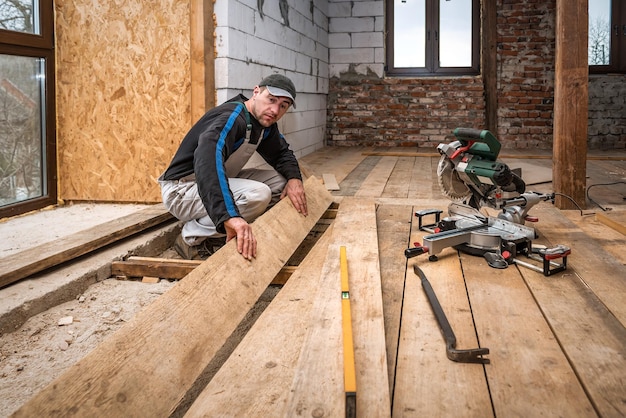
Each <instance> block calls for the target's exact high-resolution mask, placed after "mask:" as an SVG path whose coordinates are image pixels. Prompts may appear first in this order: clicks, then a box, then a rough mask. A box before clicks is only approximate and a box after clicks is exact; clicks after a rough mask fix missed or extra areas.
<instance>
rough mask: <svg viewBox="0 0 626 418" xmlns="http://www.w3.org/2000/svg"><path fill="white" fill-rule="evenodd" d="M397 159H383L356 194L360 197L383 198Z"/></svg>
mask: <svg viewBox="0 0 626 418" xmlns="http://www.w3.org/2000/svg"><path fill="white" fill-rule="evenodd" d="M397 161H398V158H397V157H389V158H383V159H381V160H380V161H379V162H378V164H376V167H374V168H373V169H372V171H370V173H369V174H368V176H367V177H366V178H365V180H364V181H363V184H361V188H360V189H359V190H357V191H356V193H355V194H354V195H355V196H358V197H379V196H382V194H383V190H385V185H387V180H388V179H389V176H390V175H391V172H392V171H393V168H394V167H395V166H396V163H397Z"/></svg>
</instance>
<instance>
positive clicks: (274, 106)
mask: <svg viewBox="0 0 626 418" xmlns="http://www.w3.org/2000/svg"><path fill="white" fill-rule="evenodd" d="M289 106H291V99H289V98H288V97H276V96H272V95H271V94H270V92H269V91H268V90H267V89H266V88H261V87H259V86H256V87H255V88H254V91H253V96H252V110H251V112H250V113H252V115H253V116H254V117H255V119H256V120H258V121H259V123H260V124H261V126H263V127H265V128H267V127H268V126H271V125H272V124H274V123H275V122H277V121H278V120H279V119H280V118H282V117H283V115H284V114H285V113H287V110H288V109H289Z"/></svg>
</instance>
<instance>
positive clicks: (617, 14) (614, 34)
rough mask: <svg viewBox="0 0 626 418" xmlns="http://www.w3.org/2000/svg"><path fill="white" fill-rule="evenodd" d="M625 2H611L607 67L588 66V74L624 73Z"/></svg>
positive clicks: (625, 58)
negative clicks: (609, 46) (609, 44)
mask: <svg viewBox="0 0 626 418" xmlns="http://www.w3.org/2000/svg"><path fill="white" fill-rule="evenodd" d="M622 22H626V2H624V1H616V0H611V22H610V26H611V28H610V31H611V33H610V35H609V36H610V37H611V48H610V50H609V56H610V58H609V61H610V64H607V65H589V73H590V74H608V73H621V74H624V73H626V25H624V24H623V23H622Z"/></svg>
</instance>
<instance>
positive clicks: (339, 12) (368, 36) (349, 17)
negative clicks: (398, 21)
mask: <svg viewBox="0 0 626 418" xmlns="http://www.w3.org/2000/svg"><path fill="white" fill-rule="evenodd" d="M328 20H329V32H330V33H329V36H328V48H329V75H330V77H337V76H339V75H341V73H344V72H347V71H356V72H357V73H360V74H367V73H368V72H370V71H371V72H374V73H375V74H376V75H377V76H379V77H382V76H383V74H384V67H385V45H384V30H385V13H384V0H370V1H359V0H328Z"/></svg>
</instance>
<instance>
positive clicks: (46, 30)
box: [0, 0, 58, 218]
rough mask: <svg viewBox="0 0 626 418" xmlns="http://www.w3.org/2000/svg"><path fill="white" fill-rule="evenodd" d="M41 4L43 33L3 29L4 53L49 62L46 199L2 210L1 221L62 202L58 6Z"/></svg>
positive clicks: (43, 1)
mask: <svg viewBox="0 0 626 418" xmlns="http://www.w3.org/2000/svg"><path fill="white" fill-rule="evenodd" d="M38 1H39V14H40V16H39V19H40V20H39V22H40V24H41V31H40V32H41V33H40V34H31V33H21V32H14V31H8V30H4V29H0V39H1V41H0V54H7V55H16V56H25V57H33V58H41V59H44V60H45V63H46V65H45V77H46V80H45V103H44V104H43V105H44V106H45V115H44V116H43V117H45V128H44V129H45V138H44V139H43V145H44V146H45V153H44V154H42V159H44V161H45V164H44V165H45V172H42V182H43V184H45V188H44V189H43V190H42V191H43V194H42V196H39V197H36V198H32V199H28V200H24V201H20V202H16V203H13V204H10V205H6V206H2V207H0V218H5V217H9V216H15V215H20V214H22V213H27V212H30V211H33V210H37V209H41V208H44V207H46V206H49V205H54V204H57V203H58V197H57V196H58V187H57V143H56V110H55V109H56V103H55V54H54V5H53V2H52V0H38Z"/></svg>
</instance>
